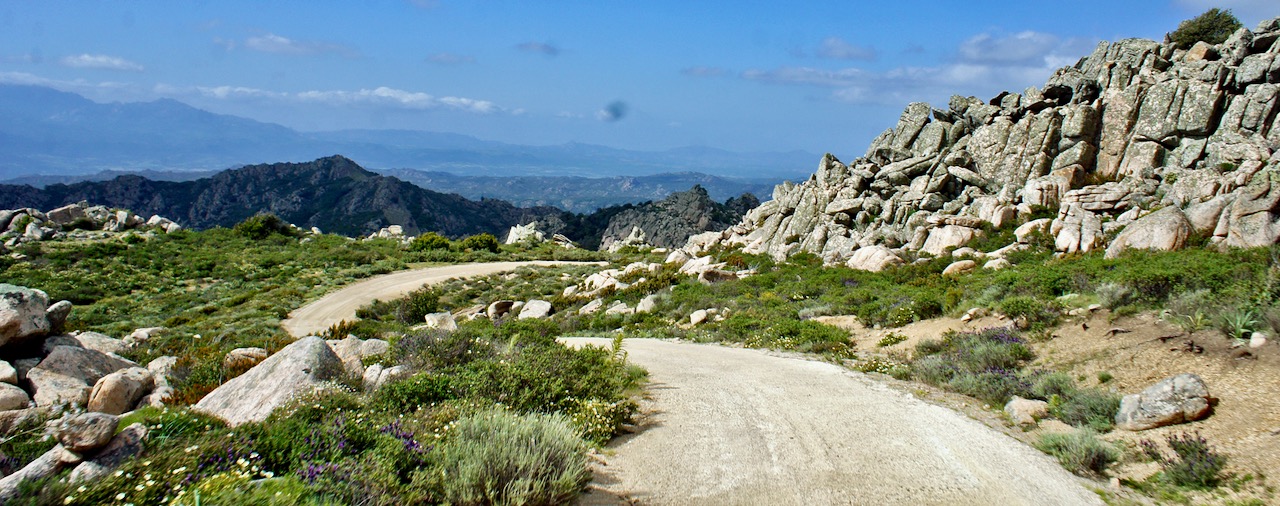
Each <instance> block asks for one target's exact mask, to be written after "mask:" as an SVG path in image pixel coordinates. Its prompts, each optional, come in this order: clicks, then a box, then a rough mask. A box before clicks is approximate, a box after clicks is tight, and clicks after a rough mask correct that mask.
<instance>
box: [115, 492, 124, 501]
mask: <svg viewBox="0 0 1280 506" xmlns="http://www.w3.org/2000/svg"><path fill="white" fill-rule="evenodd" d="M116 500H117V501H123V500H124V492H121V493H119V494H116Z"/></svg>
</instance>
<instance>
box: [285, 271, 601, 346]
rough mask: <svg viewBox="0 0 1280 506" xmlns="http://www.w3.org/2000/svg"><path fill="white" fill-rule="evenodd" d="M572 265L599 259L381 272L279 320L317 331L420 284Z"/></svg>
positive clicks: (292, 329)
mask: <svg viewBox="0 0 1280 506" xmlns="http://www.w3.org/2000/svg"><path fill="white" fill-rule="evenodd" d="M566 264H568V265H572V264H582V265H590V264H599V265H605V264H603V263H600V262H559V261H547V260H535V261H528V262H488V263H474V264H458V265H446V266H443V267H428V268H425V269H414V270H409V271H401V272H395V273H391V274H383V275H381V276H374V277H372V278H369V279H366V280H364V281H360V282H358V283H354V284H352V285H349V286H347V287H344V288H343V289H341V290H338V291H336V292H333V293H330V294H329V295H325V296H324V297H321V298H320V299H318V300H316V301H314V302H312V303H310V304H307V305H305V306H302V307H300V308H298V309H295V310H294V311H293V312H291V313H289V318H288V319H286V320H284V321H282V322H280V325H281V326H282V327H284V329H285V331H287V332H289V334H290V335H292V336H294V337H302V336H308V335H313V334H318V333H320V332H323V331H324V330H326V329H328V328H329V327H330V326H332V325H333V324H335V323H338V322H340V321H342V320H351V319H354V318H355V317H356V309H359V308H360V306H363V305H365V304H368V303H370V302H373V301H374V299H378V300H391V299H395V298H399V297H402V296H404V295H405V294H407V293H409V292H412V291H414V290H417V289H419V288H421V287H422V286H423V285H429V284H433V283H440V282H442V281H446V280H449V279H453V278H465V277H473V276H487V275H489V274H495V273H499V272H504V271H510V270H515V269H517V268H520V267H525V266H529V265H534V266H553V265H566Z"/></svg>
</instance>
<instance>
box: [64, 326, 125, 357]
mask: <svg viewBox="0 0 1280 506" xmlns="http://www.w3.org/2000/svg"><path fill="white" fill-rule="evenodd" d="M55 346H74V347H77V348H84V349H87V350H93V351H97V352H100V353H106V354H112V355H119V354H120V353H122V352H124V351H125V350H127V349H129V345H127V344H125V342H124V341H122V340H120V339H116V338H114V337H111V336H108V335H105V334H99V333H97V332H78V333H75V334H72V335H60V336H52V337H49V338H48V339H46V340H45V342H44V350H45V353H49V352H51V351H53V348H54V347H55Z"/></svg>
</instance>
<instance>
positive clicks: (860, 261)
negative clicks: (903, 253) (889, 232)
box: [847, 245, 906, 272]
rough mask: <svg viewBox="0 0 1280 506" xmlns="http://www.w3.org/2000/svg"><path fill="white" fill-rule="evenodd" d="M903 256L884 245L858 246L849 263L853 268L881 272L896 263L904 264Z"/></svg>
mask: <svg viewBox="0 0 1280 506" xmlns="http://www.w3.org/2000/svg"><path fill="white" fill-rule="evenodd" d="M904 263H906V262H903V260H902V258H901V257H899V256H898V255H896V254H894V253H893V250H891V249H889V248H886V247H884V246H879V245H876V246H867V247H865V248H858V250H857V251H854V252H853V255H852V256H851V257H849V261H848V263H847V265H848V266H849V268H851V269H858V270H863V271H871V272H880V271H882V270H885V269H887V268H889V267H892V266H895V265H902V264H904Z"/></svg>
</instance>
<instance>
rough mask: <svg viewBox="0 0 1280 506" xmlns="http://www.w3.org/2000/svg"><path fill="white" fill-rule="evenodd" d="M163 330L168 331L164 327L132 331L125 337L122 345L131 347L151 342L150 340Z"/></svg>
mask: <svg viewBox="0 0 1280 506" xmlns="http://www.w3.org/2000/svg"><path fill="white" fill-rule="evenodd" d="M165 330H168V329H166V328H164V327H145V328H140V329H134V331H133V332H132V333H130V334H129V335H127V336H125V338H124V344H125V345H126V346H133V345H134V344H136V343H145V342H147V341H149V340H151V338H152V337H153V336H155V335H156V334H159V333H161V332H164V331H165Z"/></svg>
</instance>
